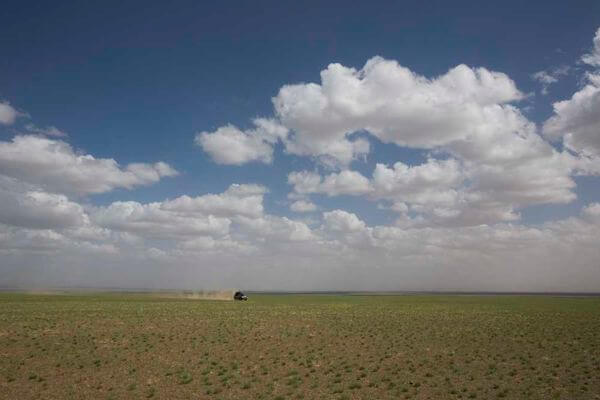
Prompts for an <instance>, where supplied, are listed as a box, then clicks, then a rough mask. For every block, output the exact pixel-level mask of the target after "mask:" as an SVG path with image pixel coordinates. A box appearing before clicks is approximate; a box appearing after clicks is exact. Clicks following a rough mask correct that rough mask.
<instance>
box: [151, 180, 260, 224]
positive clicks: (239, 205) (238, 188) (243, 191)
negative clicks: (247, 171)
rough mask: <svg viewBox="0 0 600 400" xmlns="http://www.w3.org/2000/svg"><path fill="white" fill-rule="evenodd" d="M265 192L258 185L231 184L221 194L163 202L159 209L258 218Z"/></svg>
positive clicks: (179, 198)
mask: <svg viewBox="0 0 600 400" xmlns="http://www.w3.org/2000/svg"><path fill="white" fill-rule="evenodd" d="M266 192H267V189H266V188H265V187H264V186H260V185H238V184H233V185H231V186H230V187H229V188H228V189H227V190H226V191H225V192H223V193H222V194H206V195H202V196H198V197H190V196H185V195H184V196H181V197H178V198H176V199H174V200H169V201H165V202H164V203H163V204H162V206H161V207H162V208H163V209H164V210H167V211H174V212H185V213H192V214H193V213H199V214H211V215H216V216H225V217H230V216H232V215H243V216H246V217H260V216H261V215H262V214H263V204H262V203H263V196H264V194H265V193H266Z"/></svg>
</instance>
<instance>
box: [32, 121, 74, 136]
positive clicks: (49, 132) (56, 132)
mask: <svg viewBox="0 0 600 400" xmlns="http://www.w3.org/2000/svg"><path fill="white" fill-rule="evenodd" d="M25 129H26V130H27V131H28V132H31V133H39V134H41V135H46V136H55V137H67V136H69V135H67V133H66V132H63V131H61V130H60V129H58V128H57V127H55V126H47V127H45V128H40V127H37V126H35V125H34V124H27V125H25Z"/></svg>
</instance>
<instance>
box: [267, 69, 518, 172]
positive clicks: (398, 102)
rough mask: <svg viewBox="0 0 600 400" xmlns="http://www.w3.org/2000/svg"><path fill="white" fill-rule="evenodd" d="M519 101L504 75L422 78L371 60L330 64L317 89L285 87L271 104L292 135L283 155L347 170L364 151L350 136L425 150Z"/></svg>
mask: <svg viewBox="0 0 600 400" xmlns="http://www.w3.org/2000/svg"><path fill="white" fill-rule="evenodd" d="M522 97H523V95H522V94H521V92H519V90H518V89H517V88H516V86H515V84H514V82H513V81H512V80H511V79H510V78H508V76H506V75H505V74H502V73H499V72H492V71H488V70H487V69H485V68H477V69H472V68H470V67H467V66H466V65H459V66H457V67H455V68H453V69H451V70H450V71H448V72H447V73H446V74H444V75H442V76H440V77H437V78H434V79H428V78H425V77H423V76H420V75H417V74H415V73H414V72H412V71H410V70H409V69H408V68H405V67H403V66H401V65H399V64H398V63H397V62H396V61H392V60H386V59H383V58H381V57H374V58H372V59H370V60H369V61H367V63H366V64H365V66H364V67H363V68H362V69H360V70H356V69H354V68H349V67H345V66H343V65H340V64H330V65H329V67H328V68H327V69H326V70H324V71H322V72H321V84H320V85H319V84H315V83H308V84H296V85H285V86H283V87H282V88H281V89H280V91H279V93H278V95H277V96H276V97H275V98H274V99H273V103H274V105H275V111H276V114H277V116H278V117H279V119H280V120H281V122H282V124H283V125H285V126H286V127H288V128H290V130H291V131H292V132H293V134H292V135H290V137H289V138H288V140H287V142H286V149H287V150H288V151H289V152H291V153H294V154H300V155H311V156H315V157H327V158H333V159H334V160H336V161H337V162H338V163H339V164H341V165H347V164H348V163H349V162H351V161H352V160H353V159H355V158H357V157H359V156H360V155H362V154H365V153H366V152H368V151H369V148H368V146H367V145H366V144H361V143H360V142H359V140H361V139H357V140H354V141H352V140H351V137H350V135H352V134H353V133H354V132H359V131H367V132H369V133H371V134H372V135H374V136H376V137H377V138H378V139H380V140H381V141H383V142H385V143H395V144H397V145H400V146H408V147H414V148H427V149H431V148H435V147H438V146H442V145H446V144H448V143H451V142H453V141H455V140H460V139H464V138H466V137H468V136H469V135H470V134H473V133H475V132H477V130H478V129H481V128H482V126H484V125H485V124H486V117H487V116H486V110H487V109H488V108H492V109H494V108H496V107H502V106H500V105H501V104H505V103H508V102H511V101H516V100H519V99H521V98H522ZM489 112H491V111H489Z"/></svg>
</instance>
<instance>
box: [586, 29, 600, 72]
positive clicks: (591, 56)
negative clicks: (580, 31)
mask: <svg viewBox="0 0 600 400" xmlns="http://www.w3.org/2000/svg"><path fill="white" fill-rule="evenodd" d="M581 61H583V62H584V63H586V64H588V65H592V66H594V67H600V28H598V30H597V31H596V36H594V47H593V48H592V51H590V52H589V53H587V54H584V55H583V56H582V57H581Z"/></svg>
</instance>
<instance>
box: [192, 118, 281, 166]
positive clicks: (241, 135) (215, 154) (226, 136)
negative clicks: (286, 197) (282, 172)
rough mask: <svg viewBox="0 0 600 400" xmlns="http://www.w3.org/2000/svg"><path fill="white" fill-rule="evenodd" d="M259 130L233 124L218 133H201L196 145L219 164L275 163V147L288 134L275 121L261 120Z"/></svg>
mask: <svg viewBox="0 0 600 400" xmlns="http://www.w3.org/2000/svg"><path fill="white" fill-rule="evenodd" d="M254 125H255V129H251V130H247V131H242V130H240V129H238V128H237V127H235V126H233V125H227V126H223V127H220V128H219V129H217V130H216V131H214V132H200V133H198V134H197V135H196V138H195V140H194V142H195V143H196V145H198V146H201V147H202V149H203V150H204V151H205V152H207V153H208V154H209V155H210V156H211V157H212V159H213V160H214V161H215V162H216V163H218V164H227V165H242V164H245V163H248V162H251V161H258V162H262V163H265V164H270V163H272V162H273V145H274V144H275V143H276V142H277V141H278V140H280V139H283V138H285V136H286V135H287V133H288V131H287V129H286V128H285V127H283V126H281V125H279V124H278V123H277V122H276V121H274V120H269V119H264V118H257V119H255V120H254Z"/></svg>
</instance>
